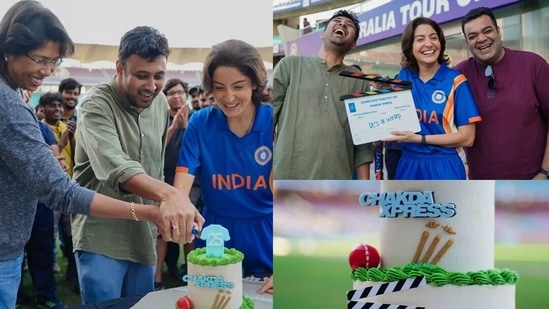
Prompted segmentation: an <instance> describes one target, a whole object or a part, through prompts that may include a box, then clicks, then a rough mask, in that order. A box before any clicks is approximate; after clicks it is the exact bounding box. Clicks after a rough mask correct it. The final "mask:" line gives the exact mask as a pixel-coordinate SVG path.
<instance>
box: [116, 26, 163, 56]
mask: <svg viewBox="0 0 549 309" xmlns="http://www.w3.org/2000/svg"><path fill="white" fill-rule="evenodd" d="M131 55H138V56H139V57H141V58H143V59H148V60H153V59H155V58H156V57H158V56H165V57H166V58H168V56H169V55H170V47H169V46H168V39H167V38H166V36H164V35H163V34H161V33H160V32H158V30H156V29H154V28H152V27H148V26H139V27H135V28H133V29H132V30H130V31H128V32H126V33H125V34H124V35H123V36H122V38H121V39H120V47H119V49H118V60H120V61H121V62H122V63H124V62H125V61H126V59H128V58H129V57H130V56H131Z"/></svg>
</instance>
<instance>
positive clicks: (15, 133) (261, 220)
mask: <svg viewBox="0 0 549 309" xmlns="http://www.w3.org/2000/svg"><path fill="white" fill-rule="evenodd" d="M74 48H75V47H74V43H73V41H72V40H71V38H70V37H69V35H68V32H67V30H66V29H65V28H64V26H63V24H62V23H61V21H60V20H59V19H58V18H57V17H56V15H55V14H54V13H53V12H52V11H51V10H49V9H48V8H46V7H44V6H43V5H42V4H41V3H39V2H38V1H33V0H22V1H19V2H17V3H15V4H14V5H13V6H12V7H10V8H9V10H8V11H7V12H6V14H5V16H4V17H3V18H2V21H1V22H0V53H1V54H2V57H1V59H0V112H1V113H2V115H3V116H4V118H5V121H4V122H3V123H2V125H0V127H1V129H2V132H3V133H4V135H3V136H2V137H0V149H2V150H1V151H0V170H1V172H0V188H2V196H1V197H0V203H1V204H2V206H1V207H0V308H15V307H16V306H18V305H19V304H21V303H22V302H24V301H25V299H24V298H25V296H28V295H26V293H25V291H23V289H22V286H23V285H22V280H21V279H22V272H23V268H24V267H23V265H24V264H25V263H26V265H28V270H29V273H30V275H31V278H32V283H33V285H34V286H35V290H36V297H35V299H34V302H35V303H36V305H37V306H38V307H41V308H64V307H65V305H64V304H63V302H62V300H60V299H58V297H57V296H56V283H55V278H54V273H53V272H54V265H55V234H56V232H55V226H56V223H55V222H56V220H55V219H54V218H55V217H56V215H55V212H58V214H59V215H58V216H57V217H58V221H57V222H59V223H58V229H59V232H58V234H59V240H60V243H61V248H62V252H63V254H64V256H65V258H66V259H67V262H68V267H67V269H66V270H65V274H64V278H65V279H66V280H68V281H72V282H73V286H74V291H75V292H76V293H79V294H80V297H81V299H82V303H83V304H96V303H101V302H104V301H108V300H112V299H118V298H123V297H126V296H135V295H144V294H146V293H149V292H152V291H154V290H155V289H160V288H162V270H163V266H164V262H166V263H167V264H168V269H169V271H170V274H174V275H175V276H176V277H178V279H179V280H182V278H181V277H182V275H183V273H184V272H185V271H186V270H185V269H184V268H183V269H181V268H180V267H179V265H177V264H178V261H179V253H180V247H179V244H183V247H184V249H183V252H184V254H187V253H188V252H189V251H190V250H191V249H192V248H194V247H195V246H203V245H204V244H203V243H200V242H199V241H198V240H199V238H197V239H195V235H194V234H193V229H194V230H197V231H198V236H199V235H200V231H201V230H202V227H203V226H206V225H209V224H222V225H223V226H224V227H225V228H227V230H228V231H229V234H230V235H231V243H228V244H227V246H229V247H232V248H236V249H238V250H240V251H242V252H244V254H245V255H246V262H245V264H244V275H245V276H247V277H255V278H259V279H260V280H263V279H265V282H266V283H267V282H272V280H271V276H272V273H273V261H272V230H273V219H272V211H273V205H272V204H273V198H272V181H271V179H272V147H273V136H272V119H273V117H272V107H271V105H270V104H269V102H267V100H269V93H268V88H269V87H268V86H267V80H268V78H267V71H266V69H265V66H264V63H263V60H262V59H261V56H260V54H259V52H258V50H257V49H256V48H255V47H253V46H252V45H250V44H248V43H246V42H244V41H241V40H227V41H224V42H220V43H219V44H216V45H214V46H213V47H212V49H211V51H210V53H209V54H208V55H206V56H205V58H206V62H205V64H204V69H203V72H204V74H203V75H204V76H203V80H202V85H201V86H197V87H193V88H191V89H189V86H188V84H187V83H186V82H184V81H182V80H180V79H171V80H168V81H166V78H165V74H166V65H167V60H168V58H169V54H170V47H169V44H168V39H167V38H166V37H165V36H164V35H163V34H161V33H160V32H159V31H158V30H156V29H154V28H152V27H149V26H139V27H136V28H134V29H131V30H129V31H127V32H126V33H125V34H124V35H123V37H122V38H121V40H120V45H119V53H118V59H117V61H116V76H114V77H113V78H112V79H111V80H110V81H105V82H103V83H100V84H98V85H96V86H93V87H91V88H88V89H86V91H85V93H84V94H81V91H82V85H81V84H79V83H78V81H76V80H74V79H71V78H68V79H65V80H63V81H62V82H61V83H60V85H59V89H58V91H57V92H47V93H44V94H41V96H40V99H39V104H38V106H37V107H36V109H32V108H31V107H30V105H29V104H28V99H29V97H30V94H31V93H32V92H34V91H36V90H37V89H38V88H39V87H40V86H41V84H42V82H43V80H44V79H45V78H47V77H48V76H50V75H51V74H53V73H54V72H55V70H56V69H57V68H58V67H59V65H60V64H61V63H62V61H63V58H65V57H69V56H71V55H72V54H73V53H74ZM188 96H190V99H191V102H192V105H191V106H187V98H188ZM77 107H78V108H77ZM235 175H237V176H240V177H242V178H243V179H252V180H251V181H253V183H251V184H250V185H249V186H248V185H247V186H240V185H238V184H236V183H232V184H231V182H230V179H234V176H235ZM212 178H216V179H218V180H219V181H218V182H212V181H211V179H212ZM168 248H171V249H168ZM25 259H26V262H25V261H24V260H25ZM183 260H184V258H183ZM181 283H182V284H183V282H182V281H181ZM264 291H267V292H271V293H272V287H271V286H270V285H269V284H265V285H264V288H262V289H261V291H259V292H264Z"/></svg>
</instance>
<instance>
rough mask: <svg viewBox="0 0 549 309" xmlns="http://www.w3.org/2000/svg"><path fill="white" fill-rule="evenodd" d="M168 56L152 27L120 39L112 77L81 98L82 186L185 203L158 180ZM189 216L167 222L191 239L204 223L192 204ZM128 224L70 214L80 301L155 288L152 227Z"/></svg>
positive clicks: (77, 174) (77, 173) (77, 171)
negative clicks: (181, 222) (177, 222)
mask: <svg viewBox="0 0 549 309" xmlns="http://www.w3.org/2000/svg"><path fill="white" fill-rule="evenodd" d="M168 55H169V47H168V41H167V39H166V37H165V36H164V35H162V34H160V33H159V32H158V31H157V30H156V29H153V28H151V27H144V26H142V27H136V28H134V29H133V30H130V31H128V32H127V33H126V34H124V36H123V37H122V39H121V42H120V48H119V55H118V60H117V62H116V77H115V78H114V79H113V80H111V81H110V82H108V83H104V84H100V85H98V86H96V87H94V88H92V89H90V90H89V91H88V92H86V94H85V95H84V98H82V105H81V107H80V111H79V117H78V130H77V133H76V134H77V140H78V143H77V145H76V147H77V148H76V156H75V161H76V165H75V168H74V179H75V180H76V181H77V182H79V183H80V184H81V185H82V186H85V187H88V188H90V189H93V190H95V191H97V192H100V193H103V194H105V195H108V196H112V197H116V198H118V199H122V200H127V201H129V202H135V203H142V204H153V205H156V204H159V203H160V202H164V203H165V202H169V203H173V204H180V203H183V201H184V200H185V199H188V196H187V197H185V196H184V194H183V193H182V192H181V191H179V190H177V189H176V188H174V187H172V186H170V185H168V184H166V183H165V182H164V181H163V166H164V151H165V141H166V134H167V130H168V119H169V106H168V102H167V100H166V97H165V96H164V94H162V93H161V90H162V87H163V86H164V82H165V74H166V64H167V57H168ZM187 205H192V204H190V203H188V204H187ZM186 212H187V214H188V220H186V221H184V222H185V223H184V225H185V226H175V225H172V231H177V232H174V233H181V234H183V235H185V239H186V241H187V242H190V241H191V240H192V238H193V235H192V233H191V229H192V227H193V224H197V225H198V226H201V225H202V223H203V221H204V219H203V218H202V216H201V215H200V214H199V213H198V211H197V210H196V209H195V208H194V207H188V206H187V209H186ZM193 218H194V219H193ZM133 219H134V220H115V219H100V218H96V217H89V216H85V215H73V216H72V230H73V241H74V250H75V258H76V263H77V267H78V277H79V278H78V279H79V282H80V289H81V296H82V301H83V303H84V304H93V303H98V302H102V301H105V300H109V299H114V298H120V297H124V296H131V295H140V294H145V293H148V292H151V291H153V290H154V284H153V282H154V273H155V265H156V251H155V240H156V234H157V231H156V227H155V226H154V225H153V224H150V223H148V222H144V221H139V218H137V217H136V216H134V217H133Z"/></svg>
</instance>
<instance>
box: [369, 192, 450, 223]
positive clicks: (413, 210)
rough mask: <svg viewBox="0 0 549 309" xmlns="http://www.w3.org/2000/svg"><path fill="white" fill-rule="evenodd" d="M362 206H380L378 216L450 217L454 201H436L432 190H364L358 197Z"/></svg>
mask: <svg viewBox="0 0 549 309" xmlns="http://www.w3.org/2000/svg"><path fill="white" fill-rule="evenodd" d="M358 202H359V203H360V205H362V206H377V205H379V206H380V207H381V213H380V215H379V217H380V218H396V217H398V215H402V217H403V218H452V217H453V216H455V215H456V205H455V204H454V203H436V202H435V194H434V192H433V191H424V192H382V193H372V192H364V193H362V194H361V195H360V197H359V198H358Z"/></svg>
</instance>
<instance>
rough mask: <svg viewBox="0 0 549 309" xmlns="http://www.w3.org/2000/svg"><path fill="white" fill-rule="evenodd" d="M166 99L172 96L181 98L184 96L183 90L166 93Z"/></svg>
mask: <svg viewBox="0 0 549 309" xmlns="http://www.w3.org/2000/svg"><path fill="white" fill-rule="evenodd" d="M167 95H168V97H173V96H176V95H177V96H180V97H183V96H185V91H183V90H178V91H168V93H167Z"/></svg>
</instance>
